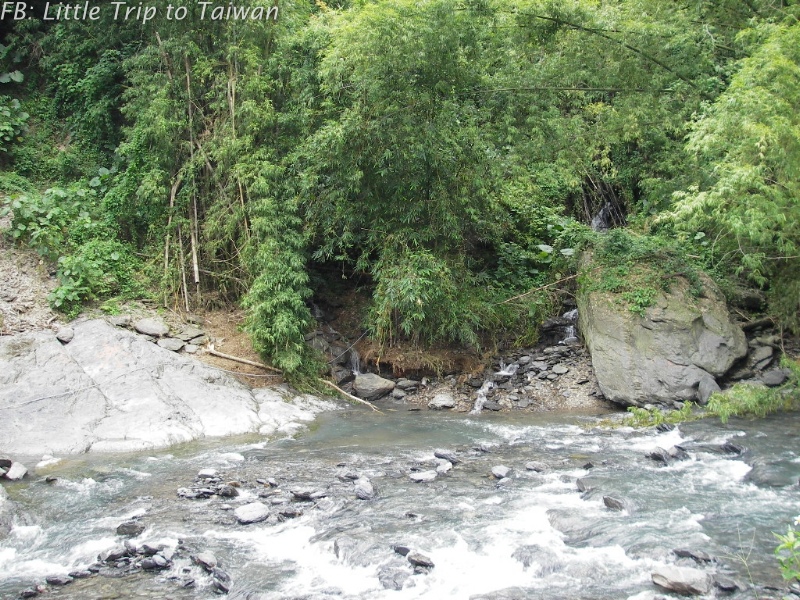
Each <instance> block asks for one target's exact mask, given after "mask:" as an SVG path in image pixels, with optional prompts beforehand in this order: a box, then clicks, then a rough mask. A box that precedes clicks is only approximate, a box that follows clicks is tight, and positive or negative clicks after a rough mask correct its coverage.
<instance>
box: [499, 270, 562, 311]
mask: <svg viewBox="0 0 800 600" xmlns="http://www.w3.org/2000/svg"><path fill="white" fill-rule="evenodd" d="M577 276H578V275H577V273H576V274H575V275H570V276H569V277H564V278H562V279H559V280H558V281H554V282H553V283H548V284H547V285H543V286H540V287H537V288H533V289H532V290H528V291H527V292H525V293H524V294H519V295H518V296H514V297H513V298H509V299H508V300H503V301H502V302H498V303H497V304H498V305H499V304H508V303H509V302H513V301H514V300H519V299H520V298H524V297H525V296H527V295H529V294H532V293H533V292H540V291H542V290H546V289H547V288H549V287H553V286H554V285H557V284H559V283H563V282H565V281H569V280H570V279H575V278H576V277H577Z"/></svg>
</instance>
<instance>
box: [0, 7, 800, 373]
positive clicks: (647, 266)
mask: <svg viewBox="0 0 800 600" xmlns="http://www.w3.org/2000/svg"><path fill="white" fill-rule="evenodd" d="M153 4H154V5H155V6H157V7H158V8H159V9H160V12H159V14H162V15H163V14H164V13H165V12H166V11H165V10H164V9H165V7H166V4H167V2H166V1H165V0H157V1H155V2H154V3H153ZM250 4H251V5H252V6H263V7H272V6H273V4H274V5H275V6H278V9H279V11H280V12H279V18H278V19H277V21H276V20H272V19H266V20H262V21H258V20H255V21H253V20H236V19H229V20H217V21H214V20H208V19H206V20H201V19H200V18H199V14H198V11H199V10H200V7H199V6H194V5H192V6H189V7H188V9H189V14H188V15H187V17H186V18H185V19H183V20H179V19H166V18H163V17H162V18H157V19H155V20H153V21H151V22H148V23H141V22H137V21H133V20H130V21H128V20H125V21H123V20H114V19H113V18H112V16H113V11H110V10H101V11H100V18H99V19H98V20H94V21H93V20H85V21H81V20H70V21H66V20H63V21H48V22H44V21H41V20H37V19H26V20H21V21H19V22H14V23H9V24H8V27H6V28H5V29H4V39H3V40H0V42H2V46H0V88H2V89H1V91H2V95H0V146H2V147H0V169H2V173H0V184H2V185H3V186H4V192H5V194H6V196H7V198H8V199H9V200H8V202H7V203H6V204H7V205H8V207H9V209H10V210H11V211H12V212H13V225H12V230H11V235H12V236H14V237H15V239H17V240H18V241H19V242H21V243H28V244H31V245H32V246H33V247H35V248H36V249H37V251H39V252H40V253H41V254H42V256H44V257H46V259H47V260H48V261H50V262H52V263H53V266H54V267H55V268H58V269H59V272H60V275H59V276H60V277H61V282H62V283H61V288H59V289H60V291H57V293H56V295H55V296H54V299H53V302H54V304H56V305H57V306H58V307H59V308H62V309H64V310H67V311H70V312H75V311H77V310H79V306H80V303H81V302H84V301H87V300H91V299H93V298H107V297H109V296H111V295H114V294H129V293H134V292H133V291H132V290H134V289H136V286H137V285H139V284H138V279H137V276H134V274H138V276H141V275H144V274H146V275H147V279H148V281H147V282H146V283H147V286H148V287H149V289H151V290H152V292H153V294H154V296H156V297H158V298H160V299H161V301H162V302H163V303H164V304H165V305H167V306H170V307H172V308H181V309H183V310H189V309H192V308H194V307H198V306H204V305H216V304H219V303H231V302H240V303H242V304H243V305H244V306H245V307H246V309H247V311H248V319H247V323H246V327H247V329H248V331H249V332H250V333H251V335H252V337H253V339H254V342H255V344H256V346H257V348H258V349H259V351H260V352H261V353H262V354H263V356H264V358H265V359H267V360H270V361H273V362H274V363H276V364H278V365H279V366H281V368H283V369H284V370H286V371H287V372H294V371H297V372H300V371H302V370H303V369H305V368H306V367H308V366H309V365H312V364H313V360H312V357H311V355H310V354H309V352H308V350H307V349H306V345H305V340H304V337H305V334H306V333H307V332H308V330H309V329H310V328H312V327H313V326H314V322H313V319H312V318H311V312H310V302H311V300H312V299H313V298H314V297H315V296H316V295H318V294H319V292H320V291H321V287H323V286H327V285H329V284H330V278H331V277H333V275H331V274H332V273H336V274H337V275H336V276H337V277H340V278H342V279H343V281H344V283H346V285H348V286H350V288H351V289H353V288H358V289H359V290H361V292H362V293H364V294H366V295H368V296H369V301H368V302H367V303H366V307H365V310H364V312H363V314H362V315H361V317H362V319H363V323H364V325H365V327H366V328H367V329H368V330H369V331H370V333H371V335H372V336H373V338H375V339H376V340H378V341H380V342H381V343H383V344H385V345H391V344H396V343H410V344H418V345H426V344H461V345H470V346H473V347H481V348H485V347H491V346H492V345H493V344H495V343H498V342H500V341H505V342H514V341H515V340H516V341H518V342H519V343H523V342H529V341H531V340H532V339H533V337H534V336H535V331H536V324H537V323H538V322H539V321H540V320H541V319H542V318H543V317H545V316H549V313H550V311H552V309H553V307H555V306H556V305H557V304H558V303H557V301H556V299H555V296H554V295H553V292H554V290H555V289H556V288H557V287H558V286H556V285H554V284H555V283H556V282H561V281H571V279H568V278H569V277H570V276H571V275H572V274H573V273H575V271H576V269H577V259H578V255H579V253H580V251H581V250H582V249H584V248H587V247H591V248H592V251H593V253H594V255H595V257H596V258H597V259H598V261H599V262H600V264H601V265H602V274H598V273H591V274H589V273H584V274H583V276H582V283H583V284H586V283H587V282H588V283H589V284H591V285H595V286H600V288H601V289H604V290H607V291H609V292H614V293H616V294H617V296H618V298H619V299H620V302H623V303H624V304H626V305H627V306H629V307H630V309H631V310H633V311H634V312H637V313H639V314H643V313H644V311H645V310H646V309H647V307H648V306H649V305H650V304H651V303H652V302H653V299H654V298H655V296H656V294H657V292H658V291H659V290H662V289H668V287H669V285H671V284H672V282H674V281H675V278H676V277H678V276H680V277H682V278H684V279H686V280H688V281H689V282H690V285H691V286H692V287H693V289H696V290H699V286H700V284H699V281H700V278H699V275H698V273H697V269H698V268H704V269H705V270H708V271H711V272H712V273H713V274H714V275H715V276H716V277H732V278H736V277H741V278H744V279H746V280H748V281H749V282H750V285H754V286H759V287H761V288H763V289H765V290H766V291H767V292H768V294H769V297H770V299H771V303H770V311H771V312H772V313H774V314H775V315H779V316H780V317H781V319H782V322H783V323H784V324H786V325H787V326H789V327H795V328H798V326H800V321H798V308H800V307H799V306H798V298H799V297H800V278H798V277H797V276H796V273H797V272H798V262H797V261H798V260H800V259H798V254H800V252H799V251H798V245H800V239H799V238H798V229H797V228H798V225H797V224H798V223H800V215H798V214H797V210H798V205H797V202H796V198H797V193H798V190H797V181H798V180H800V178H798V169H799V168H800V167H798V165H800V159H798V156H800V154H798V148H800V144H798V135H797V129H798V127H797V126H798V122H797V119H798V116H797V115H798V114H800V111H798V104H799V103H800V88H798V85H799V83H798V82H800V78H799V77H798V73H800V55H798V50H797V49H798V47H800V44H798V43H797V42H798V35H800V34H799V33H798V32H800V28H799V26H798V25H797V17H798V15H800V9H798V7H796V6H783V4H785V3H774V2H772V1H767V0H752V1H748V2H746V3H741V2H733V1H728V0H726V1H724V2H713V3H711V2H701V1H694V0H693V1H690V2H684V3H681V4H676V3H665V2H662V1H659V0H623V1H620V2H614V3H597V2H590V1H588V0H568V1H566V2H551V1H550V0H468V1H466V2H462V3H453V2H449V1H446V0H430V1H428V2H424V3H420V2H415V1H413V0H360V1H358V2H353V1H350V0H341V1H340V2H337V3H325V2H323V1H322V0H318V1H317V2H315V3H289V4H284V3H282V4H280V5H278V4H277V3H274V2H273V1H272V0H251V2H250ZM687 136H688V137H687ZM101 167H105V169H107V172H101V171H100V169H101ZM25 178H27V182H25V181H26V179H25ZM93 182H94V183H96V184H97V185H93ZM42 190H45V191H42ZM601 209H603V210H605V211H606V212H607V214H608V215H610V217H611V221H612V225H613V226H616V227H618V228H617V229H612V231H611V233H610V234H608V235H606V236H595V235H592V234H591V233H590V232H589V229H588V227H587V224H588V223H590V222H591V220H592V217H593V216H594V215H596V214H597V213H598V212H599V211H600V210H601ZM623 228H624V229H623ZM689 255H691V256H689ZM695 264H696V265H697V266H694V265H695ZM326 278H327V280H326ZM309 368H313V367H309Z"/></svg>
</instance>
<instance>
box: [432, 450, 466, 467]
mask: <svg viewBox="0 0 800 600" xmlns="http://www.w3.org/2000/svg"><path fill="white" fill-rule="evenodd" d="M433 455H434V456H435V457H436V458H441V459H442V460H447V461H450V462H451V463H453V464H454V465H457V464H458V463H459V462H461V461H460V460H459V459H458V457H456V455H455V452H452V451H451V450H434V451H433Z"/></svg>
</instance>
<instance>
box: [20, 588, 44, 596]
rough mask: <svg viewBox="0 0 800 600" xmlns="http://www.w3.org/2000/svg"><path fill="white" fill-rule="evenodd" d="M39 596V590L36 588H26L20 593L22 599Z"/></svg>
mask: <svg viewBox="0 0 800 600" xmlns="http://www.w3.org/2000/svg"><path fill="white" fill-rule="evenodd" d="M38 595H39V590H37V589H36V588H25V589H24V590H22V591H21V592H20V593H19V596H20V598H35V597H36V596H38Z"/></svg>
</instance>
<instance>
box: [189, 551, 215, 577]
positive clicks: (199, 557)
mask: <svg viewBox="0 0 800 600" xmlns="http://www.w3.org/2000/svg"><path fill="white" fill-rule="evenodd" d="M192 561H194V563H195V564H196V565H200V566H201V567H202V568H203V569H205V570H206V571H208V572H209V573H210V572H211V571H213V570H214V568H215V567H216V566H217V564H218V561H217V557H216V556H214V554H213V553H212V552H208V551H206V552H200V553H198V554H195V555H194V556H193V557H192Z"/></svg>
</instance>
